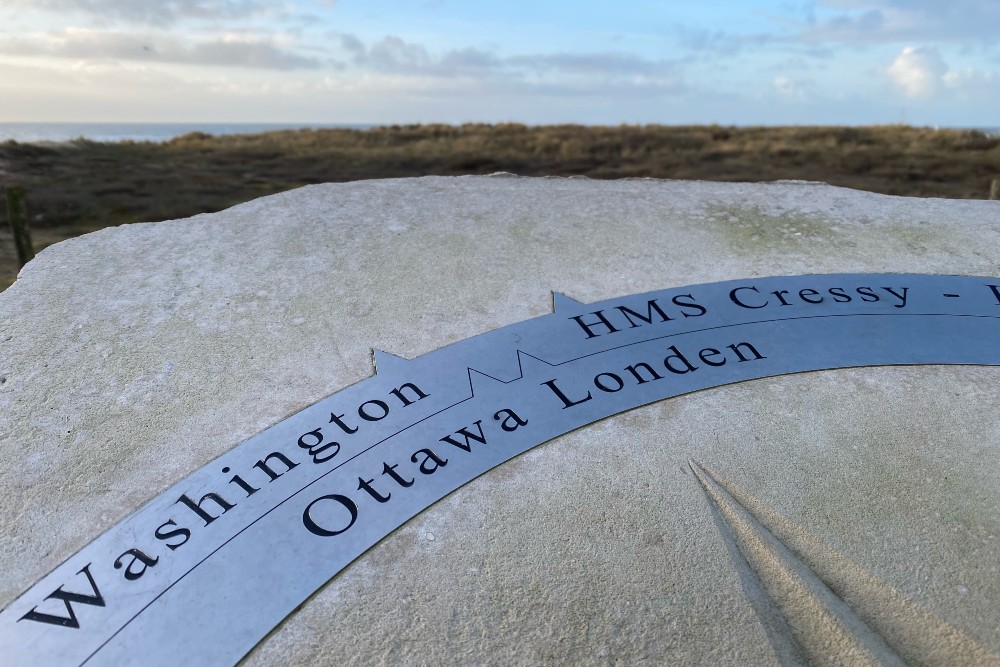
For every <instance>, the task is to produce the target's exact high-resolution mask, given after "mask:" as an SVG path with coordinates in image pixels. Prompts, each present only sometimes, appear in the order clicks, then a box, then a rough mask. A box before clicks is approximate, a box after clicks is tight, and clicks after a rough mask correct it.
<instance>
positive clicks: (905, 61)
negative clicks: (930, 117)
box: [885, 46, 948, 99]
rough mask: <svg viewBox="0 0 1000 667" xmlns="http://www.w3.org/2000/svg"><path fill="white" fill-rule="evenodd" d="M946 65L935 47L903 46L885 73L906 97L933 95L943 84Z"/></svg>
mask: <svg viewBox="0 0 1000 667" xmlns="http://www.w3.org/2000/svg"><path fill="white" fill-rule="evenodd" d="M947 72H948V66H947V65H946V64H945V62H944V60H943V59H942V58H941V54H940V53H939V52H938V50H937V49H935V48H929V47H924V48H914V47H912V46H907V47H905V48H904V49H903V50H902V51H900V52H899V55H897V56H896V59H895V60H893V61H892V64H891V65H889V67H888V68H887V69H886V71H885V73H886V75H888V77H889V79H891V80H892V82H893V83H894V84H896V86H897V87H898V88H900V89H901V90H902V91H903V94H905V95H906V96H907V97H911V98H915V99H927V98H930V97H933V96H934V95H935V94H936V93H937V92H938V90H939V89H940V88H941V86H942V85H943V84H944V80H945V79H944V77H945V75H946V74H947Z"/></svg>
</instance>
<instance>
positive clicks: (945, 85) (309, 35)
mask: <svg viewBox="0 0 1000 667" xmlns="http://www.w3.org/2000/svg"><path fill="white" fill-rule="evenodd" d="M14 121H22V122H42V121H52V122H178V123H179V122H195V123H197V122H223V123H236V122H255V123H259V122H275V123H378V124H383V123H418V122H445V123H462V122H507V121H515V122H524V123H530V124H540V123H584V124H619V123H664V124H687V123H719V124H727V125H728V124H736V125H749V124H768V125H779V124H886V123H899V122H906V123H911V124H914V125H930V126H935V125H936V126H950V127H996V126H1000V0H818V1H815V2H794V1H789V2H783V1H775V0H760V1H757V2H735V1H721V2H710V1H706V0H703V1H701V2H671V1H662V0H661V1H659V2H654V1H652V0H636V1H628V0H619V1H618V2H613V3H608V2H597V1H594V0H572V1H568V0H555V1H551V2H548V1H545V0H533V1H526V0H506V2H503V3H499V2H486V1H484V0H413V1H411V2H404V1H403V0H288V1H286V2H270V1H268V0H0V122H14Z"/></svg>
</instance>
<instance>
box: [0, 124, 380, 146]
mask: <svg viewBox="0 0 1000 667" xmlns="http://www.w3.org/2000/svg"><path fill="white" fill-rule="evenodd" d="M371 127H375V126H374V125H371V124H367V125H366V124H362V123H355V124H351V123H346V124H345V123H339V124H335V123H328V124H323V123H319V124H309V123H0V142H3V141H11V140H13V141H17V142H20V143H41V142H64V141H73V140H74V139H89V140H90V141H100V142H113V141H153V142H161V141H169V140H170V139H173V138H174V137H179V136H182V135H185V134H189V133H191V132H204V133H206V134H214V135H220V134H257V133H259V132H272V131H274V130H298V129H305V128H312V129H320V128H341V129H344V128H346V129H354V130H366V129H368V128H371Z"/></svg>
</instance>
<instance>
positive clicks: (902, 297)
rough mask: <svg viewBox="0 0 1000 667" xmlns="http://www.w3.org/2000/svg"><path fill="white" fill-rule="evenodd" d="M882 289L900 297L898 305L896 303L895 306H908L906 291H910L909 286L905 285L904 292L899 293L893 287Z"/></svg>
mask: <svg viewBox="0 0 1000 667" xmlns="http://www.w3.org/2000/svg"><path fill="white" fill-rule="evenodd" d="M882 289H884V290H885V291H886V292H888V293H889V294H891V295H893V296H894V297H896V298H897V299H899V303H898V304H896V305H894V306H893V308H905V307H906V293H907V292H908V291H910V288H909V287H904V288H903V293H902V294H898V293H897V292H896V290H894V289H892V288H891V287H883V288H882Z"/></svg>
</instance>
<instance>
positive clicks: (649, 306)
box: [615, 299, 670, 329]
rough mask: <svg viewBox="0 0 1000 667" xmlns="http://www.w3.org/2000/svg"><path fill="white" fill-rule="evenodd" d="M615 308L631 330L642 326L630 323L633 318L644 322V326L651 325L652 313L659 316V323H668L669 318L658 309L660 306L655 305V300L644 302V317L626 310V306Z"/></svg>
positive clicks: (629, 309) (628, 309)
mask: <svg viewBox="0 0 1000 667" xmlns="http://www.w3.org/2000/svg"><path fill="white" fill-rule="evenodd" d="M615 308H616V309H617V310H618V311H619V312H621V314H622V315H624V316H625V319H626V320H628V324H629V326H630V327H632V328H633V329H635V328H636V327H641V326H642V325H641V324H636V323H635V322H633V321H632V318H633V317H635V318H636V319H637V320H640V321H642V322H645V323H646V324H652V323H653V311H656V314H657V315H659V316H660V321H661V322H669V321H670V318H669V317H667V314H666V313H665V312H663V309H662V308H660V304H658V303H656V299H650V300H649V301H648V302H646V314H645V315H640V314H639V313H637V312H635V311H634V310H632V309H631V308H628V307H627V306H615Z"/></svg>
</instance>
